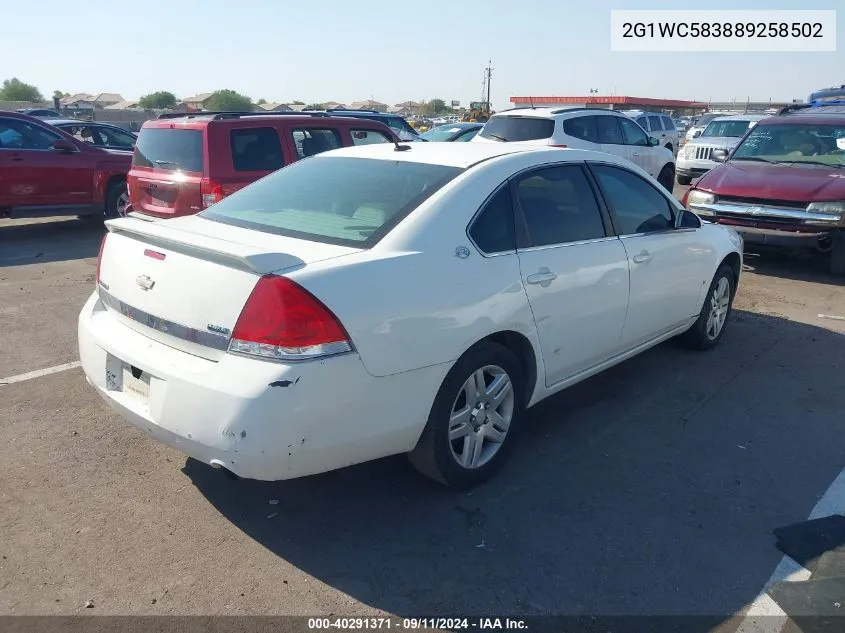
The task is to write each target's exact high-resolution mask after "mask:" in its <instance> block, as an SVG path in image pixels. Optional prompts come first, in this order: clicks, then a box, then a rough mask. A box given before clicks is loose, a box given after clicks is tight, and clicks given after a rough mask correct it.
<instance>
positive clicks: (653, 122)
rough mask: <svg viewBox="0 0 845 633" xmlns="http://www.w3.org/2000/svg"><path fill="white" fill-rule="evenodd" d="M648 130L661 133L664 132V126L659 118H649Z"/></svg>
mask: <svg viewBox="0 0 845 633" xmlns="http://www.w3.org/2000/svg"><path fill="white" fill-rule="evenodd" d="M648 129H649V130H651V131H652V132H661V131H662V130H663V125H661V123H660V117H659V116H650V117H648Z"/></svg>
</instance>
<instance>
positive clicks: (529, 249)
mask: <svg viewBox="0 0 845 633" xmlns="http://www.w3.org/2000/svg"><path fill="white" fill-rule="evenodd" d="M618 239H619V237H618V236H617V235H608V236H606V237H597V238H594V239H591V240H578V241H577V242H560V243H559V244H544V245H543V246H529V247H527V248H519V249H517V251H516V252H517V253H533V252H534V251H547V250H550V249H553V248H566V247H568V246H582V245H584V244H598V243H599V242H610V241H611V240H618Z"/></svg>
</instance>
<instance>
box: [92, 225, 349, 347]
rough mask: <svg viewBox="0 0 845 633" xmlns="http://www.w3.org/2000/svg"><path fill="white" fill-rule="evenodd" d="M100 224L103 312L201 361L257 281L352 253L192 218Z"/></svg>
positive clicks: (221, 341) (223, 339)
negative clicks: (102, 228) (102, 234)
mask: <svg viewBox="0 0 845 633" xmlns="http://www.w3.org/2000/svg"><path fill="white" fill-rule="evenodd" d="M186 221H187V222H186ZM106 225H107V227H108V230H109V233H108V234H107V237H106V239H105V243H104V246H103V250H102V253H101V255H100V264H99V273H98V274H99V279H98V292H99V294H100V298H101V300H102V301H103V303H104V304H105V305H106V307H107V309H109V310H110V311H111V312H112V313H113V314H114V315H115V318H117V319H119V320H120V321H121V322H123V323H124V324H125V325H126V326H128V327H130V328H132V329H134V330H136V331H138V332H140V333H142V334H144V335H145V336H148V337H149V338H151V339H154V340H156V341H159V342H161V343H163V344H165V345H168V346H170V347H174V348H177V349H180V350H182V351H185V352H187V353H190V354H194V355H197V356H201V357H203V358H206V359H209V360H218V359H219V358H221V357H222V355H223V354H225V353H226V350H227V348H228V344H229V339H230V336H231V332H232V331H233V330H234V328H235V324H236V322H237V320H238V317H239V315H240V313H241V310H242V309H243V307H244V305H245V304H246V301H247V299H248V298H249V296H250V293H251V292H252V290H253V288H254V287H255V284H256V283H257V282H258V279H259V278H260V276H261V275H264V274H267V273H270V272H277V273H279V272H283V271H290V270H291V269H295V268H301V267H302V266H306V265H308V264H311V263H314V262H317V261H322V260H325V259H329V258H333V257H339V256H343V255H348V254H351V253H355V252H358V251H359V249H355V248H350V247H345V246H336V245H331V244H322V243H316V242H310V241H307V240H301V239H296V238H290V237H283V236H279V235H271V234H264V233H260V232H257V231H251V230H249V229H241V228H238V227H232V226H226V225H222V224H218V223H215V222H212V221H209V220H205V219H203V218H198V217H188V218H181V219H175V220H172V221H169V222H167V223H161V222H144V221H142V220H138V219H135V218H131V217H130V218H122V219H118V220H110V221H108V222H107V223H106Z"/></svg>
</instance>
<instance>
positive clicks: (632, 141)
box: [619, 117, 648, 146]
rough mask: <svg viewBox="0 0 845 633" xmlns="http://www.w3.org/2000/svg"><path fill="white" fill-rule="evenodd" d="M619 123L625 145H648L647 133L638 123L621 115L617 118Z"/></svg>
mask: <svg viewBox="0 0 845 633" xmlns="http://www.w3.org/2000/svg"><path fill="white" fill-rule="evenodd" d="M619 124H620V125H621V126H622V136H623V137H624V138H625V145H641V146H642V145H648V135H647V134H646V133H645V132H644V131H643V129H642V128H641V127H640V126H639V125H637V124H636V123H634V122H633V121H631V120H630V119H624V118H622V117H620V118H619Z"/></svg>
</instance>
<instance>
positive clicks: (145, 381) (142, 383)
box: [123, 365, 150, 402]
mask: <svg viewBox="0 0 845 633" xmlns="http://www.w3.org/2000/svg"><path fill="white" fill-rule="evenodd" d="M123 393H125V394H126V395H128V396H131V397H133V398H135V399H137V400H140V401H141V402H147V401H148V400H149V399H150V376H149V375H148V374H144V373H142V374H141V375H140V377H138V378H136V377H135V376H134V375H133V374H132V368H131V367H130V366H129V365H124V366H123Z"/></svg>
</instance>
